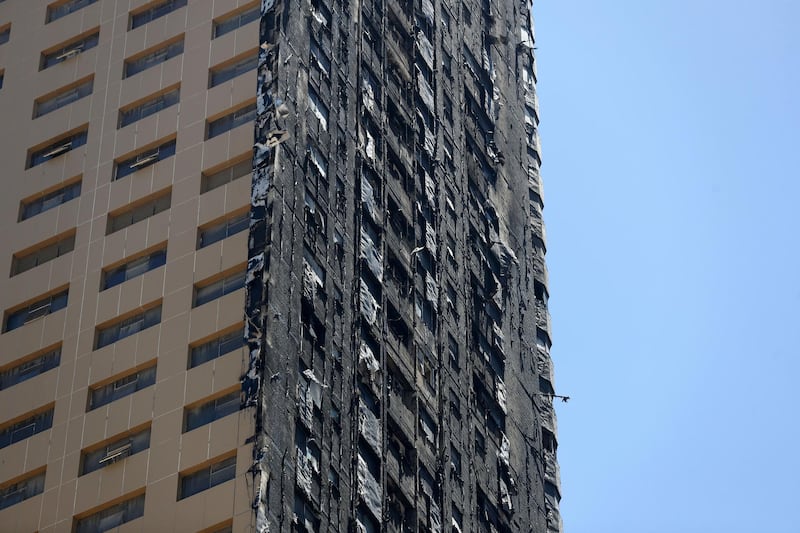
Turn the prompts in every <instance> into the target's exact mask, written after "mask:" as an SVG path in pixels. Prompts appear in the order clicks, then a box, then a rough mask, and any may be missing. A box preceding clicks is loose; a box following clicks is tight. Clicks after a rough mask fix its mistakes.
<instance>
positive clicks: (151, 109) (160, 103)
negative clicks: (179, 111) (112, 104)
mask: <svg viewBox="0 0 800 533" xmlns="http://www.w3.org/2000/svg"><path fill="white" fill-rule="evenodd" d="M180 96H181V90H180V86H179V85H173V86H172V87H170V88H167V89H165V90H164V91H162V92H161V93H160V94H158V95H156V96H151V97H148V98H147V99H146V100H145V101H144V102H139V103H134V104H132V105H129V106H126V107H124V108H122V109H120V112H119V121H118V122H117V128H122V127H125V126H127V125H128V124H133V123H134V122H136V121H137V120H142V119H143V118H145V117H149V116H150V115H153V114H155V113H158V112H159V111H161V110H162V109H166V108H167V107H171V106H174V105H175V104H177V103H178V101H179V100H180Z"/></svg>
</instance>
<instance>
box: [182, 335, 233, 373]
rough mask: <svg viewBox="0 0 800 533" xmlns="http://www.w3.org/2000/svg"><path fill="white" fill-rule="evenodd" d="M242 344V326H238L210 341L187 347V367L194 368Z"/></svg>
mask: <svg viewBox="0 0 800 533" xmlns="http://www.w3.org/2000/svg"><path fill="white" fill-rule="evenodd" d="M242 346H244V328H242V327H239V328H237V329H235V330H233V331H230V332H228V333H223V334H222V335H219V336H218V337H215V338H213V339H211V340H210V341H206V342H204V343H202V344H198V345H196V346H194V347H192V348H190V349H189V368H194V367H196V366H198V365H202V364H203V363H205V362H207V361H211V360H212V359H216V358H217V357H222V356H223V355H225V354H227V353H230V352H232V351H234V350H237V349H239V348H241V347H242Z"/></svg>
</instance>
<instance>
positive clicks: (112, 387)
mask: <svg viewBox="0 0 800 533" xmlns="http://www.w3.org/2000/svg"><path fill="white" fill-rule="evenodd" d="M155 382H156V365H155V363H153V364H151V365H150V366H148V367H146V368H142V369H140V370H136V371H134V372H132V373H130V374H128V375H126V376H123V377H121V378H119V379H117V380H114V381H112V382H111V383H108V384H106V385H102V386H99V387H90V388H89V400H88V405H87V408H86V411H87V412H88V411H92V410H94V409H97V408H98V407H102V406H104V405H107V404H109V403H111V402H113V401H115V400H119V399H120V398H124V397H125V396H129V395H131V394H133V393H134V392H137V391H140V390H142V389H144V388H147V387H149V386H150V385H153V384H154V383H155Z"/></svg>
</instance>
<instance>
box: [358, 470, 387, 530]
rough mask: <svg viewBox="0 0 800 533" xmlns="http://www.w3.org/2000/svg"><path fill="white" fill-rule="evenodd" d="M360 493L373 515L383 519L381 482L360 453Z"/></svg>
mask: <svg viewBox="0 0 800 533" xmlns="http://www.w3.org/2000/svg"><path fill="white" fill-rule="evenodd" d="M358 495H359V496H360V497H361V500H362V501H363V502H364V503H365V504H366V506H367V509H369V511H370V512H371V513H372V515H373V516H374V517H375V518H376V519H377V520H381V519H382V516H383V514H382V511H381V505H382V504H381V502H382V500H383V493H382V491H381V487H380V484H379V483H378V482H377V481H376V480H375V478H374V477H372V474H371V473H370V472H369V467H367V462H366V461H365V460H364V458H363V457H361V456H360V455H359V456H358Z"/></svg>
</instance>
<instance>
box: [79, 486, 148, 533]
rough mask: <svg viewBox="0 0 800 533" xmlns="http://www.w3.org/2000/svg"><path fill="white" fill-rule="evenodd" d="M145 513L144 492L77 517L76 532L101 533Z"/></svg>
mask: <svg viewBox="0 0 800 533" xmlns="http://www.w3.org/2000/svg"><path fill="white" fill-rule="evenodd" d="M143 514H144V493H142V494H139V495H138V496H134V497H133V498H129V499H127V500H125V501H122V502H119V503H117V504H114V505H110V506H108V507H105V508H103V509H100V510H99V511H95V512H94V513H92V514H90V515H88V516H84V517H83V518H77V517H76V518H75V528H74V529H73V531H74V532H75V533H101V532H103V531H109V530H112V529H114V528H116V527H117V526H120V525H122V524H124V523H126V522H130V521H131V520H135V519H136V518H139V517H140V516H142V515H143Z"/></svg>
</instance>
